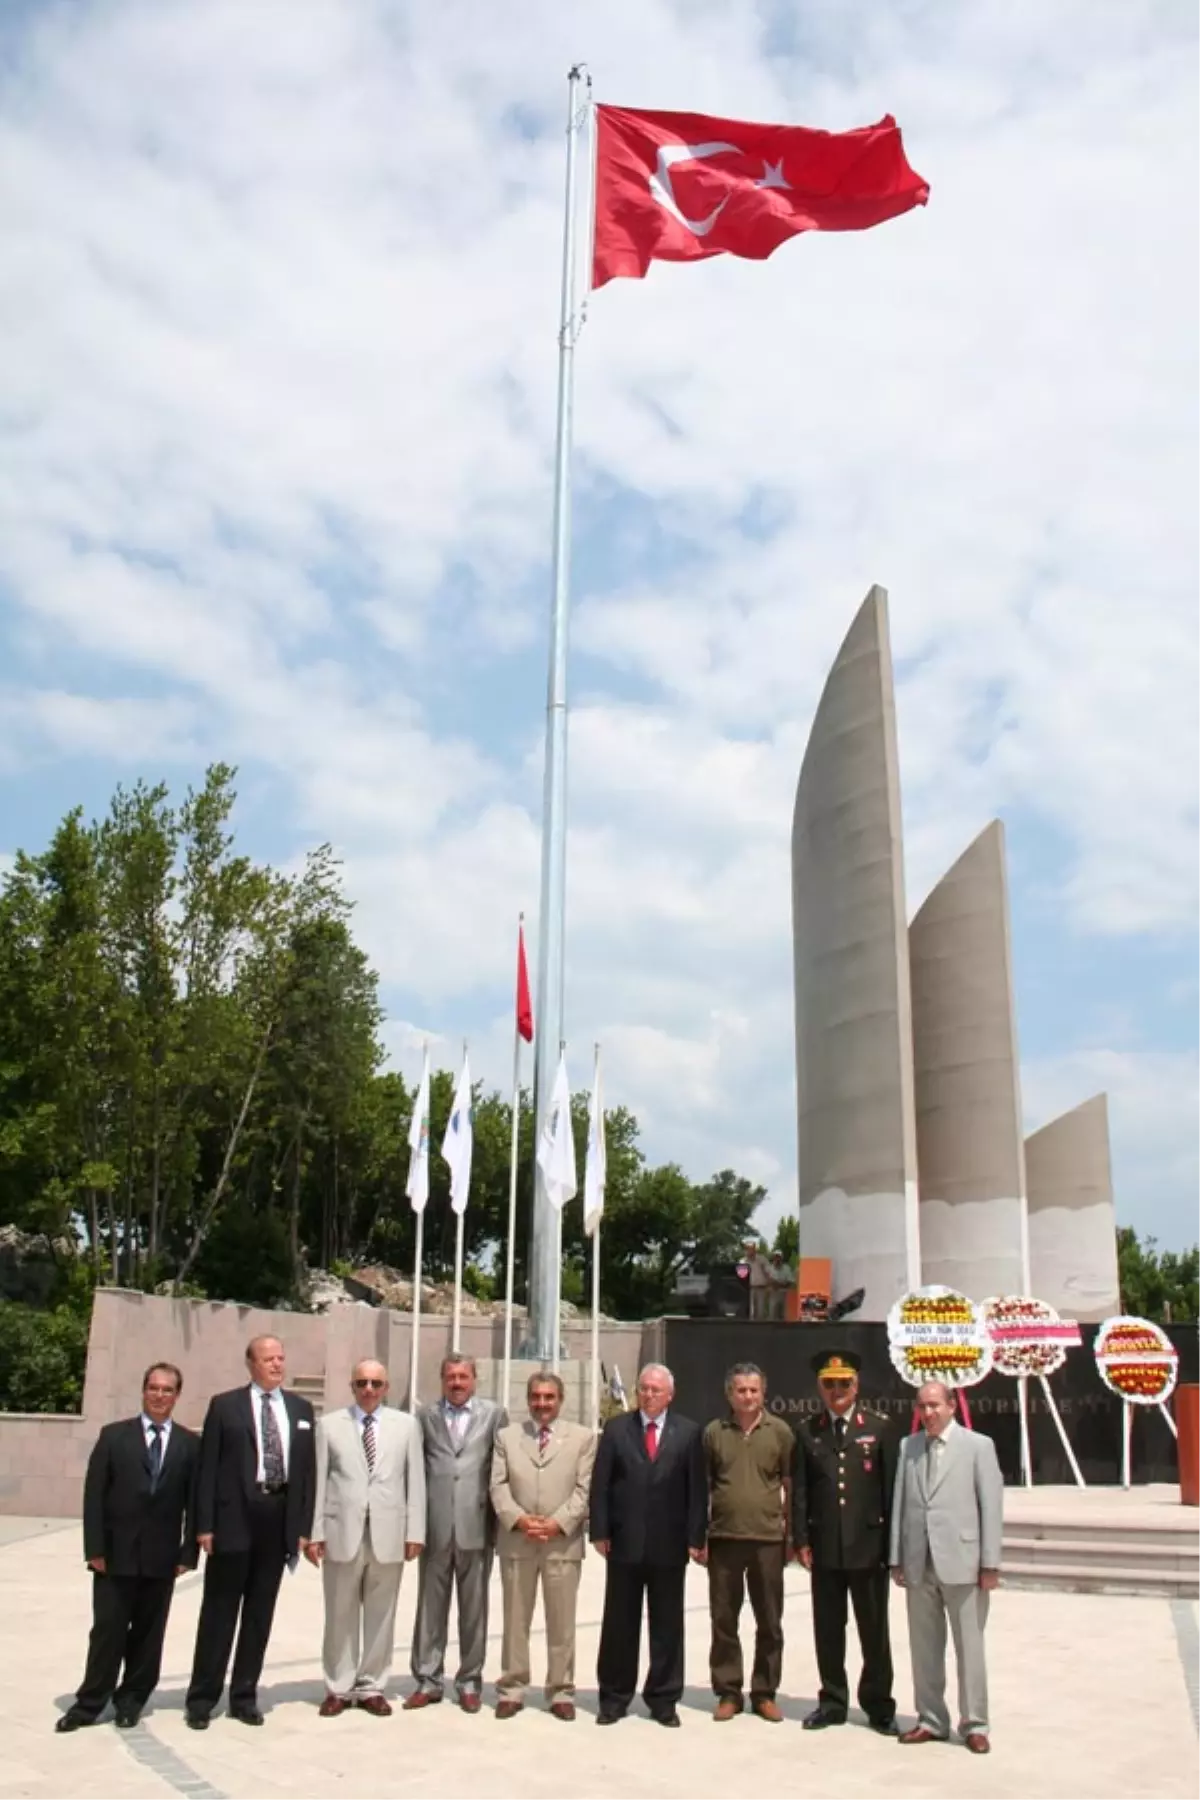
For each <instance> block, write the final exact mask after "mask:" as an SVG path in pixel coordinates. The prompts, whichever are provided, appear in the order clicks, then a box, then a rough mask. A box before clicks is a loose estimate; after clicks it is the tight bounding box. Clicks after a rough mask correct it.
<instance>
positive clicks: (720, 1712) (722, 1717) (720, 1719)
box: [713, 1700, 742, 1725]
mask: <svg viewBox="0 0 1200 1800" xmlns="http://www.w3.org/2000/svg"><path fill="white" fill-rule="evenodd" d="M741 1710H742V1703H741V1701H740V1700H718V1701H717V1704H716V1705H715V1706H714V1707H713V1718H714V1719H715V1720H716V1721H717V1724H718V1725H724V1723H725V1721H726V1720H727V1719H736V1718H737V1716H738V1714H739V1713H740V1712H741Z"/></svg>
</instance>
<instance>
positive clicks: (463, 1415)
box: [442, 1398, 471, 1445]
mask: <svg viewBox="0 0 1200 1800" xmlns="http://www.w3.org/2000/svg"><path fill="white" fill-rule="evenodd" d="M442 1416H443V1418H444V1419H445V1421H446V1430H447V1431H448V1432H449V1433H450V1438H451V1441H452V1442H453V1443H454V1444H456V1445H457V1444H461V1443H462V1441H463V1439H464V1438H465V1437H466V1435H467V1431H468V1429H469V1427H470V1424H471V1402H470V1400H464V1401H463V1403H462V1405H461V1406H455V1405H454V1403H453V1401H450V1400H447V1399H445V1398H443V1400H442Z"/></svg>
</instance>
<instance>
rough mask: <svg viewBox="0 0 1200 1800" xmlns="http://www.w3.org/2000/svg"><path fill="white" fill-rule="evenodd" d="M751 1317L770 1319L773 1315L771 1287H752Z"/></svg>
mask: <svg viewBox="0 0 1200 1800" xmlns="http://www.w3.org/2000/svg"><path fill="white" fill-rule="evenodd" d="M750 1317H751V1318H752V1319H769V1318H770V1317H771V1290H770V1288H769V1287H752V1288H751V1289H750Z"/></svg>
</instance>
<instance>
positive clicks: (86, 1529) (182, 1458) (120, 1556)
mask: <svg viewBox="0 0 1200 1800" xmlns="http://www.w3.org/2000/svg"><path fill="white" fill-rule="evenodd" d="M199 1454H200V1439H199V1438H198V1437H197V1435H196V1433H195V1432H194V1431H187V1430H185V1428H184V1427H183V1426H182V1425H178V1424H176V1423H175V1421H174V1420H173V1419H172V1421H171V1430H170V1434H169V1436H168V1438H167V1448H166V1453H165V1455H164V1456H163V1464H162V1470H161V1472H160V1474H159V1478H158V1486H157V1487H156V1488H155V1490H154V1492H153V1493H151V1491H150V1453H149V1451H148V1450H147V1449H146V1439H145V1435H144V1433H143V1431H142V1420H141V1414H140V1413H139V1414H138V1416H137V1418H134V1419H118V1420H117V1421H115V1423H113V1424H111V1425H105V1426H104V1427H103V1428H102V1430H101V1432H100V1436H99V1437H98V1438H97V1439H96V1443H95V1446H94V1448H93V1450H92V1454H91V1456H90V1457H89V1458H88V1466H87V1476H86V1478H85V1480H84V1484H83V1554H84V1559H85V1560H86V1561H89V1562H90V1561H91V1559H92V1558H93V1557H95V1556H102V1557H104V1559H105V1564H106V1568H107V1573H108V1574H110V1575H154V1576H159V1577H165V1576H168V1575H174V1573H175V1570H176V1569H177V1568H178V1567H179V1566H180V1565H181V1564H182V1565H183V1566H184V1567H186V1568H189V1569H194V1568H195V1566H196V1560H197V1557H198V1556H199V1551H198V1549H197V1546H196V1538H195V1534H194V1532H193V1529H192V1523H191V1512H192V1506H193V1501H194V1498H195V1481H196V1466H197V1462H198V1459H199Z"/></svg>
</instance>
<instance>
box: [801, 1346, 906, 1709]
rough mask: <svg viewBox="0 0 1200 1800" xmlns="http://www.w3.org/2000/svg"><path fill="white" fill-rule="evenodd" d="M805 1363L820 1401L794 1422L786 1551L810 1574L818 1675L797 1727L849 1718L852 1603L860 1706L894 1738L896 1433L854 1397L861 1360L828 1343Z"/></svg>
mask: <svg viewBox="0 0 1200 1800" xmlns="http://www.w3.org/2000/svg"><path fill="white" fill-rule="evenodd" d="M812 1366H813V1370H814V1372H815V1374H816V1377H817V1382H818V1385H819V1387H820V1391H821V1400H822V1402H823V1404H822V1407H821V1411H820V1412H819V1413H817V1414H815V1415H814V1416H813V1417H812V1418H807V1419H804V1420H802V1421H801V1423H800V1424H799V1425H798V1426H797V1427H796V1447H795V1452H794V1455H793V1460H792V1551H793V1554H794V1555H795V1557H796V1559H797V1561H798V1562H801V1563H803V1565H804V1567H805V1568H806V1569H808V1570H809V1572H810V1573H811V1575H812V1610H813V1635H814V1637H815V1638H816V1649H817V1670H818V1673H819V1675H820V1678H821V1687H820V1693H819V1697H818V1704H817V1707H816V1710H815V1711H814V1712H811V1713H809V1715H808V1717H807V1718H806V1719H805V1721H804V1729H805V1730H806V1731H820V1730H821V1729H822V1728H823V1727H824V1726H826V1725H844V1724H845V1723H846V1710H847V1708H848V1706H849V1704H850V1689H849V1684H848V1683H847V1680H846V1615H847V1601H849V1602H851V1603H852V1604H853V1607H854V1617H855V1621H856V1623H857V1625H858V1641H859V1644H860V1645H861V1647H862V1676H861V1678H860V1680H859V1684H858V1700H859V1705H860V1706H861V1707H862V1709H863V1711H864V1712H865V1713H866V1715H867V1719H868V1721H869V1723H870V1724H871V1726H872V1727H873V1728H874V1729H875V1730H876V1731H878V1732H882V1733H883V1735H884V1736H885V1737H895V1736H896V1735H897V1725H896V1702H895V1699H894V1697H893V1695H892V1650H891V1644H890V1641H889V1638H888V1569H887V1560H888V1527H889V1519H890V1514H891V1503H892V1488H893V1485H894V1483H895V1478H896V1458H897V1436H896V1432H895V1429H894V1427H893V1426H892V1423H891V1421H890V1420H889V1419H886V1418H885V1417H884V1416H883V1414H882V1413H876V1412H872V1411H871V1410H870V1409H869V1408H868V1407H865V1406H863V1405H862V1404H861V1402H860V1401H859V1398H858V1375H859V1370H860V1369H861V1367H862V1358H861V1357H858V1356H853V1355H851V1354H850V1353H848V1352H844V1351H835V1350H830V1351H825V1352H822V1354H821V1355H819V1356H815V1357H814V1358H813V1365H812Z"/></svg>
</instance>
